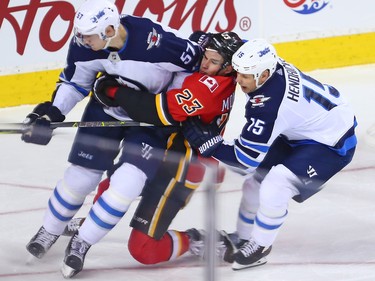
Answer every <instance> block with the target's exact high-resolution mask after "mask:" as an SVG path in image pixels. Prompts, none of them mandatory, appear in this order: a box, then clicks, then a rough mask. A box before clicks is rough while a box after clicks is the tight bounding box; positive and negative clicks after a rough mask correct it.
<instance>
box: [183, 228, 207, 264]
mask: <svg viewBox="0 0 375 281" xmlns="http://www.w3.org/2000/svg"><path fill="white" fill-rule="evenodd" d="M186 233H187V235H188V236H189V251H190V253H192V254H193V255H195V256H198V257H201V258H203V256H204V239H205V234H204V231H203V230H198V229H195V228H190V229H188V230H186Z"/></svg>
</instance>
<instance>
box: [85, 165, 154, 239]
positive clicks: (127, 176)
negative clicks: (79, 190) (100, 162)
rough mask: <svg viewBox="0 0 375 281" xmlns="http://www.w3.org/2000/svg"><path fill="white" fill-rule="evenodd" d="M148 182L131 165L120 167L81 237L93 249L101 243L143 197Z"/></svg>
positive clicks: (96, 203) (96, 205)
mask: <svg viewBox="0 0 375 281" xmlns="http://www.w3.org/2000/svg"><path fill="white" fill-rule="evenodd" d="M146 179H147V177H146V175H145V173H144V172H143V171H141V170H140V169H138V168H137V167H135V166H133V165H131V164H128V163H124V164H123V165H121V166H120V167H119V168H118V169H117V170H116V171H115V173H114V174H113V175H112V177H111V179H110V186H109V188H108V189H107V190H106V191H105V192H104V193H103V194H102V195H101V196H100V197H99V199H98V200H97V201H96V202H95V204H94V205H93V206H92V208H91V210H90V213H89V215H88V217H87V219H86V220H85V222H84V223H83V224H82V226H81V228H80V230H79V236H80V237H81V238H82V239H83V240H85V241H86V242H87V243H89V244H91V245H93V244H95V243H97V242H98V241H99V240H101V239H102V238H103V237H104V236H105V235H106V234H107V233H108V232H109V231H110V230H111V229H112V228H113V227H115V226H116V224H117V223H118V222H119V221H120V220H121V218H122V217H123V216H124V214H125V212H126V211H127V210H128V209H129V206H130V204H131V203H132V202H133V201H134V200H135V199H136V198H137V197H138V196H139V195H140V194H141V192H142V189H143V187H144V185H145V182H146Z"/></svg>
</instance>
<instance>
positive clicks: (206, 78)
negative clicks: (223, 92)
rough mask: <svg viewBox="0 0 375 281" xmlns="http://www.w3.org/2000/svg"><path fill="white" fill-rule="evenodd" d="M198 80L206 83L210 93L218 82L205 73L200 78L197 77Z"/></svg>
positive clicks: (217, 85)
mask: <svg viewBox="0 0 375 281" xmlns="http://www.w3.org/2000/svg"><path fill="white" fill-rule="evenodd" d="M199 82H201V83H203V84H204V85H206V86H207V88H208V89H209V90H210V92H211V93H212V92H213V91H215V90H216V89H217V87H219V83H217V81H216V79H215V78H213V77H211V76H207V75H205V76H203V77H202V78H201V79H199Z"/></svg>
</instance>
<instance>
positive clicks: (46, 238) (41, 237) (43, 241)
mask: <svg viewBox="0 0 375 281" xmlns="http://www.w3.org/2000/svg"><path fill="white" fill-rule="evenodd" d="M58 237H59V236H58V235H54V234H51V233H49V232H48V231H47V230H45V228H44V227H42V228H41V229H40V231H39V233H38V235H37V236H36V238H35V240H34V241H33V242H35V243H38V244H40V245H42V246H43V248H45V249H49V248H50V247H51V246H52V244H53V243H55V241H56V240H57V238H58Z"/></svg>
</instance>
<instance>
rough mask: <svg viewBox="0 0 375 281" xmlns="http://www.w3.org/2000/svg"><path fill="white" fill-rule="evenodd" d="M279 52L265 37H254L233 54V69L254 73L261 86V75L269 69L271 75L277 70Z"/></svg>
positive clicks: (242, 72) (244, 72)
mask: <svg viewBox="0 0 375 281" xmlns="http://www.w3.org/2000/svg"><path fill="white" fill-rule="evenodd" d="M277 60H278V57H277V53H276V50H275V48H274V47H273V46H272V45H271V44H270V43H268V42H267V41H266V40H264V39H253V40H249V41H247V42H246V43H245V44H243V45H242V46H241V47H240V48H239V49H238V50H237V51H236V52H235V53H234V55H233V58H232V66H233V69H234V70H236V71H237V72H239V73H241V74H253V75H254V79H255V80H256V86H257V88H259V84H258V80H259V77H260V75H261V74H262V73H263V72H264V71H265V70H267V69H268V70H269V72H270V75H269V77H271V76H272V74H273V73H274V72H275V70H276V65H277Z"/></svg>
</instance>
